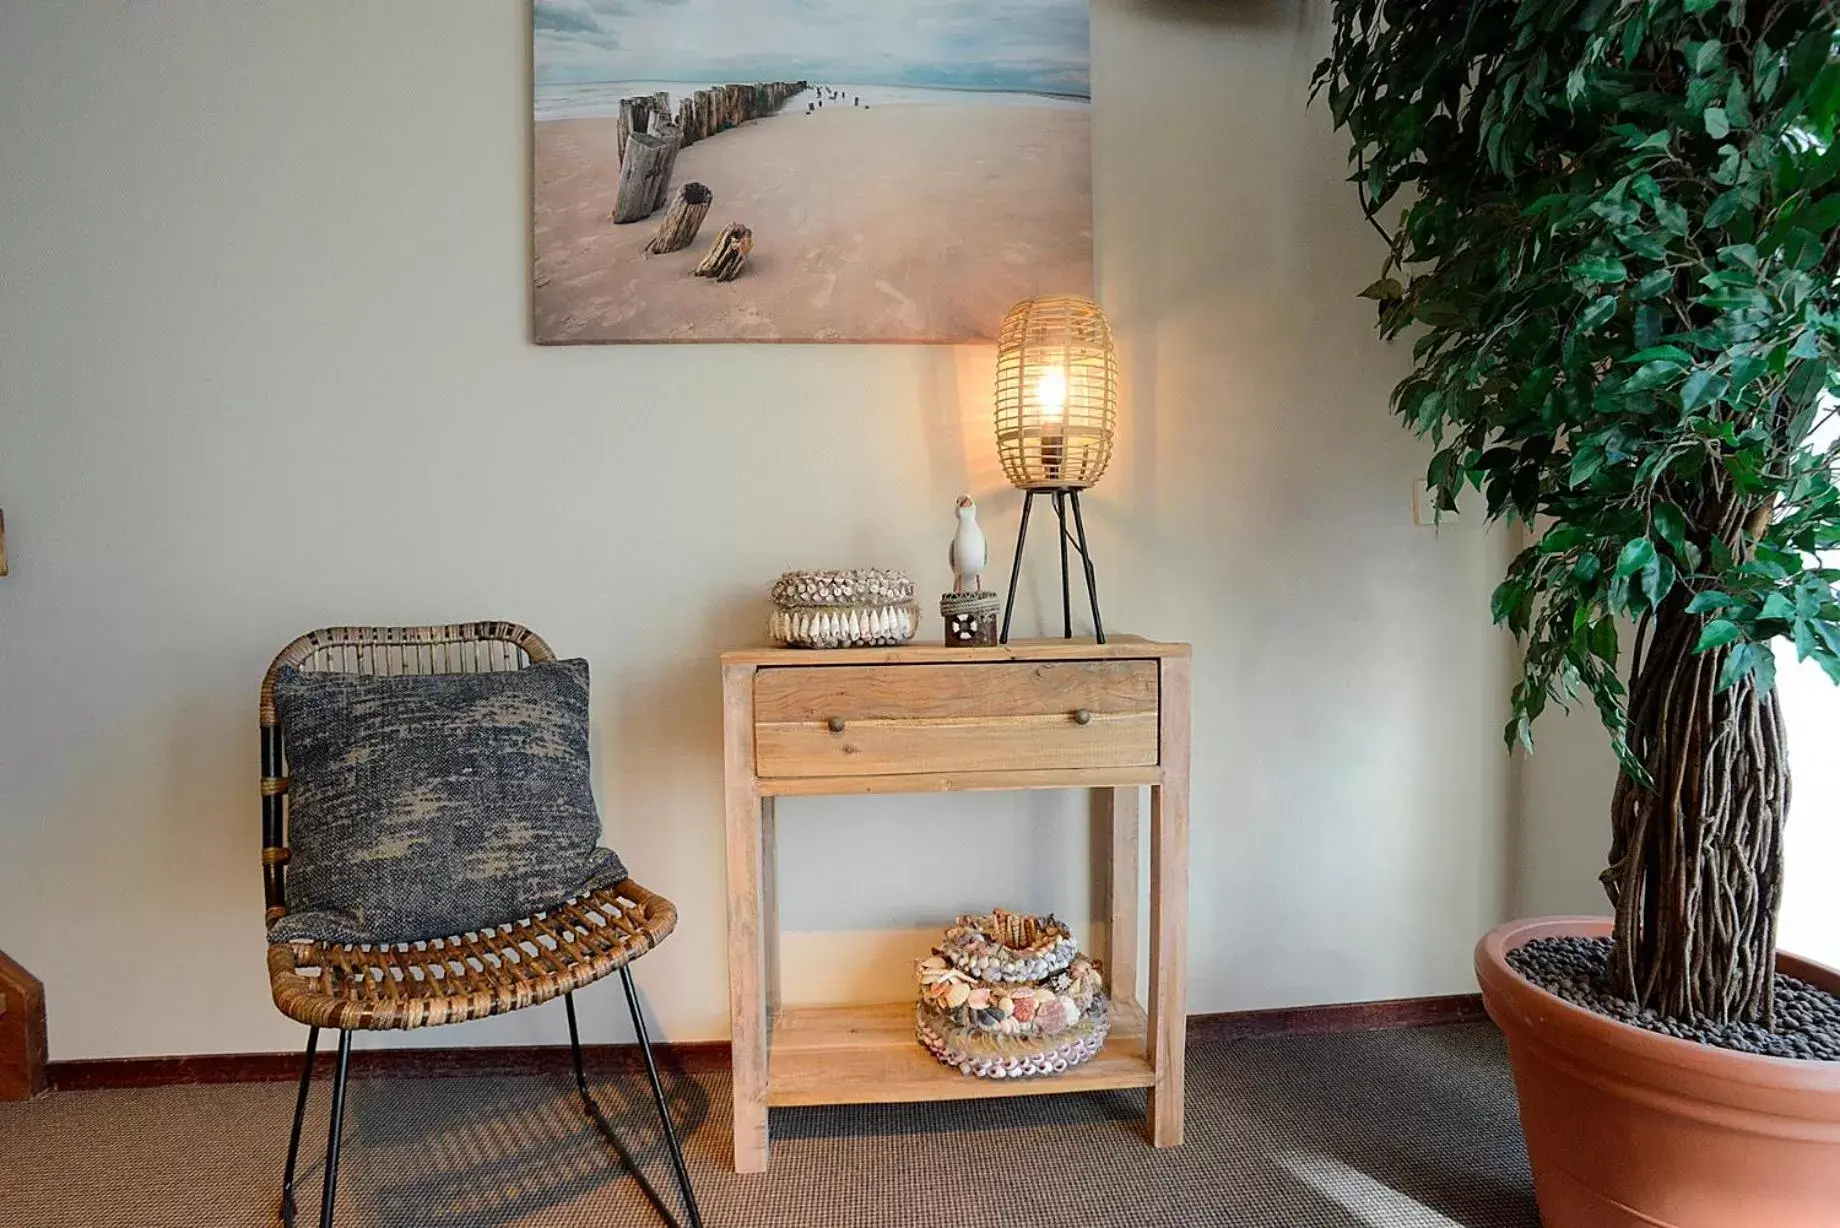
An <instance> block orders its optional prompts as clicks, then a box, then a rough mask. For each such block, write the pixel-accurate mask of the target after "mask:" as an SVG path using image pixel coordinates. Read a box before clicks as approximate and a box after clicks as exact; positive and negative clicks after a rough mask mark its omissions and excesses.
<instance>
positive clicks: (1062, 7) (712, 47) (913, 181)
mask: <svg viewBox="0 0 1840 1228" xmlns="http://www.w3.org/2000/svg"><path fill="white" fill-rule="evenodd" d="M1090 30H1091V15H1090V4H1089V0H1016V2H1015V3H1006V4H1002V5H981V4H972V3H966V2H965V0H878V3H875V4H862V3H860V0H534V3H533V9H532V39H531V45H532V49H533V65H532V81H533V90H532V95H533V131H534V141H533V146H532V148H533V157H534V162H535V165H534V167H533V175H532V185H533V189H532V190H533V201H532V217H531V226H532V239H533V243H532V258H533V269H532V286H533V290H532V306H533V315H534V331H535V339H536V341H537V342H538V343H539V344H545V345H579V344H609V343H630V342H658V341H664V342H672V341H683V342H696V341H702V342H733V341H836V342H932V343H953V342H980V341H991V340H994V339H995V337H996V334H997V330H998V327H999V326H1000V325H1001V324H1002V321H1003V315H1004V313H1005V312H1006V311H1007V310H1008V309H1009V308H1010V307H1011V306H1012V305H1013V304H1015V303H1016V302H1017V301H1019V300H1021V299H1025V298H1029V297H1031V296H1034V295H1038V294H1079V295H1087V296H1090V295H1091V294H1092V292H1093V252H1092V139H1091V110H1092V101H1091V84H1090V82H1091V72H1090V65H1091V50H1090V47H1091V44H1090Z"/></svg>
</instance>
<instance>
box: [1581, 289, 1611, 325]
mask: <svg viewBox="0 0 1840 1228" xmlns="http://www.w3.org/2000/svg"><path fill="white" fill-rule="evenodd" d="M1616 304H1617V297H1616V295H1614V294H1605V295H1602V296H1600V297H1598V298H1596V299H1593V300H1592V302H1591V305H1590V306H1589V307H1586V308H1585V309H1584V311H1583V312H1581V313H1580V314H1579V316H1578V329H1579V331H1580V332H1587V333H1588V332H1590V331H1591V330H1592V329H1594V328H1596V327H1597V326H1598V325H1599V324H1602V323H1603V322H1604V321H1605V320H1608V319H1609V318H1610V317H1611V316H1613V315H1615V314H1616Z"/></svg>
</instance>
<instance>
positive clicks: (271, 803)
mask: <svg viewBox="0 0 1840 1228" xmlns="http://www.w3.org/2000/svg"><path fill="white" fill-rule="evenodd" d="M554 659H555V654H554V653H552V652H551V651H550V649H549V646H548V645H547V644H545V643H544V642H543V641H542V640H541V639H539V638H538V637H537V636H536V635H534V634H532V633H531V632H530V631H528V630H526V629H524V628H523V627H520V626H517V625H515V624H513V623H463V624H458V625H453V626H445V627H333V628H328V629H326V630H323V631H314V632H312V633H310V634H307V635H303V636H301V637H300V638H299V639H297V640H295V641H294V642H293V643H292V644H289V645H288V646H287V647H286V648H284V649H282V650H281V654H280V655H279V656H277V657H276V658H275V661H274V664H273V665H271V666H270V667H269V670H268V674H267V676H266V677H265V678H264V679H263V680H262V707H261V720H262V845H263V848H262V868H263V876H264V879H265V885H266V888H267V892H266V894H267V899H268V909H267V923H268V924H271V925H272V924H273V923H274V922H275V921H276V920H277V919H279V918H281V917H284V916H286V915H287V863H288V840H287V831H288V828H287V822H288V813H287V795H288V775H287V763H286V753H287V751H286V737H285V731H284V730H283V729H282V728H281V722H280V718H279V716H278V714H277V713H276V710H275V692H274V688H275V677H276V675H277V674H279V673H280V671H281V670H282V668H283V667H285V666H290V665H291V666H293V667H294V668H296V669H299V670H302V671H321V672H327V673H348V674H366V675H373V676H394V675H403V674H479V673H494V672H500V671H506V670H515V669H522V668H524V667H525V666H526V665H529V664H532V663H534V662H541V661H550V660H554ZM676 925H677V910H676V909H675V908H674V907H673V906H672V905H671V902H670V901H669V900H667V899H665V898H664V897H663V896H660V895H655V894H653V893H652V892H650V891H647V890H646V889H645V888H643V887H641V886H639V885H638V884H637V883H635V882H632V881H631V880H630V879H629V880H627V881H626V882H623V883H620V884H619V885H618V886H615V887H609V888H605V889H602V890H598V891H594V892H592V893H591V894H589V895H587V896H584V897H582V898H580V899H577V900H573V901H571V902H569V903H567V904H565V905H563V906H562V907H560V908H555V909H552V910H550V911H549V912H547V913H540V914H537V915H535V916H532V917H525V918H518V919H514V920H510V921H508V923H507V924H505V925H502V926H499V927H498V928H496V929H492V930H487V931H483V932H476V933H468V934H459V935H455V936H453V937H450V938H439V939H434V940H431V941H427V942H415V943H401V944H395V945H377V944H365V945H356V946H353V945H338V944H327V943H312V942H297V943H281V944H274V945H271V946H270V947H269V949H268V975H269V983H270V986H271V987H272V989H273V991H274V995H275V1005H276V1006H277V1007H279V1008H280V1010H281V1013H282V1014H284V1015H286V1016H287V1017H288V1018H290V1019H293V1020H296V1021H297V1022H300V1023H304V1024H306V1025H307V1027H308V1029H309V1031H308V1032H307V1052H306V1061H305V1062H304V1064H303V1065H302V1067H301V1072H300V1093H299V1097H298V1099H297V1100H296V1101H295V1105H294V1128H293V1131H292V1132H291V1133H290V1135H289V1136H288V1152H287V1167H286V1168H285V1170H284V1171H283V1176H282V1184H281V1208H280V1211H281V1219H282V1222H283V1223H285V1224H287V1225H289V1226H290V1228H291V1226H292V1225H293V1223H294V1215H295V1207H294V1170H295V1161H296V1160H297V1159H298V1158H299V1155H300V1132H301V1124H302V1122H303V1120H304V1119H305V1116H306V1108H307V1093H308V1090H309V1089H310V1088H311V1086H312V1081H313V1065H314V1055H315V1051H316V1050H317V1048H318V1045H319V1032H320V1029H321V1028H337V1029H338V1030H339V1055H338V1063H337V1065H336V1067H335V1068H334V1074H333V1083H332V1119H331V1124H330V1129H329V1132H328V1136H327V1142H326V1170H325V1183H324V1196H323V1199H322V1201H321V1204H320V1221H319V1222H320V1225H321V1228H332V1216H333V1204H334V1200H335V1198H336V1196H337V1193H338V1177H339V1135H340V1131H341V1128H342V1126H343V1123H344V1114H345V1083H346V1075H347V1073H348V1071H349V1068H350V1062H351V1037H352V1033H353V1032H354V1031H361V1030H381V1029H392V1028H423V1027H434V1026H436V1025H439V1024H444V1023H461V1022H464V1021H466V1020H469V1019H483V1018H485V1017H486V1016H488V1015H502V1014H504V1013H506V1012H508V1011H515V1010H521V1009H523V1008H524V1007H526V1006H536V1005H537V1004H538V1003H541V1002H547V1001H549V1000H550V999H552V998H561V999H562V1000H563V1003H564V1004H565V1005H566V1007H567V1008H568V1020H569V1046H570V1050H571V1055H572V1057H573V1060H574V1071H575V1086H576V1089H577V1090H578V1092H579V1093H580V1096H581V1101H582V1104H583V1107H584V1108H585V1109H586V1111H587V1113H588V1115H589V1117H590V1118H591V1119H592V1120H593V1122H594V1124H595V1125H596V1126H597V1127H599V1128H600V1130H601V1131H602V1132H603V1133H604V1134H606V1135H607V1136H608V1138H609V1140H610V1141H612V1142H613V1143H614V1144H615V1146H616V1147H618V1146H619V1140H618V1139H617V1138H614V1137H613V1133H612V1129H611V1127H610V1126H609V1125H608V1123H607V1120H606V1118H605V1116H604V1115H603V1114H602V1113H601V1111H600V1108H599V1106H598V1105H597V1104H596V1103H595V1101H594V1097H593V1095H592V1093H591V1092H590V1091H589V1090H588V1079H587V1074H586V1072H585V1070H584V1068H583V1065H582V1056H581V1034H580V1031H579V1030H578V1029H577V1027H576V1023H575V999H574V991H575V990H577V989H580V988H581V987H582V986H584V985H587V984H589V983H590V982H593V981H597V980H599V979H601V978H602V977H604V976H606V975H608V974H609V973H612V972H618V973H619V974H620V979H621V981H622V983H623V985H624V987H625V990H626V1005H627V1008H628V1009H629V1010H630V1011H631V1012H632V1021H633V1031H634V1033H635V1034H636V1035H637V1037H638V1040H639V1047H640V1051H641V1052H642V1054H643V1055H644V1058H645V1072H646V1075H647V1076H648V1077H649V1078H650V1080H651V1085H652V1098H653V1101H654V1102H655V1103H656V1105H657V1108H658V1118H659V1121H660V1122H661V1123H662V1124H663V1127H664V1137H665V1142H666V1144H667V1146H668V1148H669V1151H670V1156H671V1164H672V1167H673V1168H674V1169H675V1170H676V1176H677V1183H678V1188H679V1191H680V1192H681V1193H682V1195H683V1202H684V1207H685V1209H686V1210H687V1211H688V1213H689V1217H690V1223H691V1225H692V1228H701V1226H702V1215H701V1212H700V1211H699V1210H698V1208H697V1204H696V1193H695V1191H694V1190H693V1189H692V1188H691V1185H690V1174H689V1173H688V1171H687V1170H686V1169H685V1168H684V1157H683V1151H682V1149H681V1148H680V1147H679V1145H678V1141H677V1131H676V1129H675V1128H674V1127H673V1125H672V1123H671V1114H670V1111H669V1109H668V1108H667V1106H666V1102H665V1095H664V1088H663V1085H662V1084H661V1083H660V1082H659V1080H658V1067H657V1065H656V1064H655V1063H654V1062H653V1060H652V1050H651V1042H650V1039H649V1038H648V1036H647V1034H646V1029H645V1018H644V1015H643V1013H642V1012H641V1011H640V1008H639V998H638V994H637V992H636V991H635V990H634V988H633V980H632V971H631V968H630V967H629V965H630V964H631V963H632V961H633V960H635V959H637V958H638V957H639V956H641V955H643V954H645V953H646V952H647V951H649V950H651V949H652V948H653V947H655V946H657V945H658V944H659V943H660V942H662V941H664V939H665V937H666V936H667V935H669V934H670V932H671V931H672V929H673V928H675V927H676ZM621 1154H622V1157H623V1158H624V1157H625V1152H624V1149H621ZM628 1166H629V1167H630V1168H631V1169H632V1172H633V1175H634V1176H635V1177H636V1178H637V1179H638V1181H639V1183H640V1185H641V1186H642V1187H643V1188H644V1190H645V1192H646V1194H647V1196H648V1197H650V1198H651V1200H652V1202H653V1204H654V1205H655V1206H656V1207H657V1208H658V1209H659V1211H660V1213H661V1214H663V1215H664V1217H665V1218H666V1219H667V1220H669V1221H670V1222H671V1223H672V1224H673V1225H674V1226H675V1225H676V1222H677V1221H676V1219H675V1217H674V1216H672V1215H671V1213H670V1211H669V1209H668V1208H667V1206H666V1204H665V1202H664V1201H663V1199H661V1198H660V1197H659V1196H658V1193H657V1191H656V1190H655V1189H653V1187H652V1185H651V1183H650V1182H649V1181H647V1180H646V1177H645V1174H644V1173H643V1172H642V1171H640V1169H639V1168H638V1166H637V1165H636V1164H631V1163H629V1165H628Z"/></svg>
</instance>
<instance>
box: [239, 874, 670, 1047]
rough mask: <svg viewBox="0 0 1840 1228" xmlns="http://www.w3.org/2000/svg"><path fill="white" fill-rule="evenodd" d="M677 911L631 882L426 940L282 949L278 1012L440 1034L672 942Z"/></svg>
mask: <svg viewBox="0 0 1840 1228" xmlns="http://www.w3.org/2000/svg"><path fill="white" fill-rule="evenodd" d="M676 926H677V909H676V907H675V906H674V905H672V903H671V902H670V901H669V900H667V899H665V898H664V897H663V896H660V895H654V894H653V893H651V892H650V891H647V890H646V889H645V888H643V887H641V886H639V885H638V884H637V883H635V882H633V881H632V880H631V879H628V880H627V881H625V882H623V883H620V884H618V885H617V886H613V887H607V888H603V889H601V890H598V891H594V892H592V893H590V894H588V895H585V896H582V897H581V898H580V899H577V900H573V901H571V902H569V903H567V904H564V905H563V906H562V907H560V908H556V909H552V910H551V911H549V912H547V913H540V914H538V915H537V916H535V917H531V918H528V919H526V920H522V921H516V922H512V923H511V924H508V925H501V926H498V927H497V928H495V929H490V930H482V931H478V932H474V933H469V934H462V935H458V936H456V937H453V938H434V939H430V940H428V941H426V942H412V943H395V944H387V945H386V944H369V943H366V944H360V945H345V944H335V943H317V942H293V943H276V944H274V945H272V946H270V947H269V949H268V979H269V985H270V988H271V989H272V990H273V991H274V995H275V1005H276V1006H277V1007H279V1008H280V1010H281V1013H282V1014H284V1015H286V1016H287V1017H288V1018H290V1019H294V1020H297V1021H298V1022H300V1023H304V1024H307V1025H309V1026H312V1027H322V1028H344V1029H360V1030H371V1031H375V1030H387V1029H392V1028H422V1027H435V1026H437V1025H440V1024H444V1023H462V1022H464V1021H466V1020H468V1019H483V1018H485V1017H486V1016H488V1015H502V1014H504V1013H506V1012H507V1011H515V1010H521V1009H523V1008H524V1007H526V1006H535V1005H537V1004H538V1003H540V1002H547V1001H549V1000H550V999H551V998H559V997H561V996H562V995H563V994H566V993H570V992H573V991H574V990H577V989H580V988H581V987H582V986H583V985H587V984H590V983H591V982H594V981H598V980H600V979H601V978H602V977H604V976H608V975H610V974H612V973H614V972H617V971H619V970H620V969H621V968H622V967H624V966H625V965H626V964H627V963H629V962H630V961H632V960H633V959H635V958H637V957H638V956H640V955H643V954H644V953H645V952H647V951H649V950H651V949H652V948H653V947H655V946H657V945H658V944H659V943H660V942H662V941H664V939H665V937H666V935H668V934H670V932H671V931H672V930H673V929H675V928H676Z"/></svg>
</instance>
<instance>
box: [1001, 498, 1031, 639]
mask: <svg viewBox="0 0 1840 1228" xmlns="http://www.w3.org/2000/svg"><path fill="white" fill-rule="evenodd" d="M1034 506H1035V492H1034V491H1032V490H1025V491H1023V492H1022V527H1021V528H1019V529H1018V530H1017V531H1016V559H1015V561H1014V562H1012V563H1011V564H1010V565H1009V600H1007V601H1005V602H1004V603H1003V633H1002V634H1001V635H999V636H998V637H997V642H998V643H1000V644H1007V643H1009V618H1010V615H1012V614H1014V613H1015V612H1016V582H1017V581H1019V580H1021V579H1022V547H1023V546H1024V545H1026V544H1027V542H1028V540H1029V511H1030V509H1032V508H1033V507H1034Z"/></svg>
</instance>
